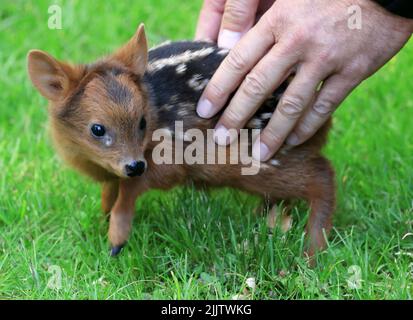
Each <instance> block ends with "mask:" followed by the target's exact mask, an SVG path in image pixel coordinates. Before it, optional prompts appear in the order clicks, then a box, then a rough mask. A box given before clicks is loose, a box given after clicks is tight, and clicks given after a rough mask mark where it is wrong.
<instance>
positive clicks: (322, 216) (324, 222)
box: [306, 157, 335, 264]
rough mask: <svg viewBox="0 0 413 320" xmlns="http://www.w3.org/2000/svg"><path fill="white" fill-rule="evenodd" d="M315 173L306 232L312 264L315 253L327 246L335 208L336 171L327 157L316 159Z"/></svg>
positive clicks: (310, 187)
mask: <svg viewBox="0 0 413 320" xmlns="http://www.w3.org/2000/svg"><path fill="white" fill-rule="evenodd" d="M314 165H315V172H314V173H315V174H314V175H313V176H312V178H311V179H310V183H309V185H308V198H307V200H308V202H309V204H310V208H311V212H310V216H309V219H308V222H307V227H306V234H307V238H308V241H309V243H308V249H307V251H306V254H307V255H308V256H309V258H310V264H314V261H313V259H312V258H313V256H314V254H315V253H316V252H317V251H319V250H322V249H324V248H325V247H326V244H327V243H326V239H325V237H326V236H328V234H329V232H330V230H331V228H332V216H333V213H334V210H335V182H334V171H333V169H332V167H331V166H330V163H329V161H328V160H327V159H325V158H323V157H320V158H317V159H315V160H314Z"/></svg>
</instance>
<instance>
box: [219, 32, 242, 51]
mask: <svg viewBox="0 0 413 320" xmlns="http://www.w3.org/2000/svg"><path fill="white" fill-rule="evenodd" d="M241 36H242V34H241V32H234V31H230V30H222V31H221V33H220V34H219V38H218V47H221V48H225V49H232V48H233V47H234V46H235V45H236V44H237V42H238V41H239V40H240V39H241Z"/></svg>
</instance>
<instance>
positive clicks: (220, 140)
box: [214, 125, 230, 146]
mask: <svg viewBox="0 0 413 320" xmlns="http://www.w3.org/2000/svg"><path fill="white" fill-rule="evenodd" d="M214 140H215V142H216V143H217V144H219V145H220V146H226V145H227V144H229V142H230V134H229V131H228V129H227V128H225V127H224V126H222V125H220V126H218V127H217V128H215V132H214Z"/></svg>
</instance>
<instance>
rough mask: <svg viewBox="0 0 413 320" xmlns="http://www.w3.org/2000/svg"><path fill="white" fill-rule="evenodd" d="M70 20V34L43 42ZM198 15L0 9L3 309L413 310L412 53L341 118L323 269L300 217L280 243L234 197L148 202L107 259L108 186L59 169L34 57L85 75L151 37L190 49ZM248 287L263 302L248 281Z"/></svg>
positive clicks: (188, 193)
mask: <svg viewBox="0 0 413 320" xmlns="http://www.w3.org/2000/svg"><path fill="white" fill-rule="evenodd" d="M52 3H57V4H60V5H61V8H62V18H63V29H62V30H49V29H48V24H47V22H48V18H49V15H48V6H49V5H50V4H52ZM200 5H201V2H200V1H189V0H186V1H179V0H151V1H144V0H130V1H116V2H115V1H110V2H109V1H97V0H94V1H80V0H79V1H55V2H53V1H43V0H42V1H24V0H14V1H1V2H0V67H1V69H0V102H1V107H0V298H5V299H10V298H22V299H231V298H233V297H234V296H236V295H243V296H244V297H245V298H252V299H293V298H294V299H295V298H298V299H411V298H412V297H413V165H412V164H413V122H412V121H413V120H412V119H413V94H412V92H413V89H412V82H411V79H413V43H412V42H410V44H408V45H407V47H406V48H405V49H404V50H403V51H402V52H401V53H400V54H399V55H398V56H397V57H396V58H395V59H393V60H392V61H391V62H390V63H389V64H388V65H387V66H386V67H385V68H384V69H382V70H381V71H380V72H379V73H378V74H376V75H375V76H374V77H372V78H371V79H369V80H368V81H366V82H365V83H363V84H362V85H361V86H360V87H359V88H358V89H357V90H356V91H355V92H354V93H353V94H352V95H351V96H350V97H349V98H348V99H347V100H346V102H345V103H344V104H343V105H342V107H341V108H340V110H339V111H338V112H336V114H335V125H334V129H333V131H332V133H331V136H330V143H329V145H328V147H327V148H326V150H325V153H326V154H327V155H328V157H329V158H330V159H331V160H332V162H333V163H334V165H335V168H336V171H337V184H338V208H337V212H336V215H335V219H334V223H335V229H334V230H333V232H332V235H331V237H330V242H329V248H328V249H327V250H326V251H325V252H323V253H322V254H320V255H319V256H318V266H317V267H316V268H314V269H310V268H308V267H307V265H306V262H305V260H304V259H303V258H302V257H301V252H302V247H303V230H304V226H305V222H306V217H307V210H306V207H305V206H299V207H297V208H296V209H295V210H294V212H293V226H292V228H291V229H290V230H289V231H288V232H287V233H283V232H282V231H281V230H279V229H276V230H275V231H274V232H273V233H272V234H271V233H269V230H268V228H267V226H266V219H265V217H260V216H257V215H255V214H254V213H253V212H254V208H255V206H256V205H257V199H255V198H254V197H251V196H249V195H246V194H242V193H240V192H237V191H234V190H225V191H224V192H223V191H213V192H211V193H206V192H200V191H195V190H194V189H193V188H178V189H175V190H173V191H171V192H168V193H161V192H158V191H153V192H150V193H148V194H147V195H145V196H144V197H143V198H142V199H141V200H140V201H139V203H138V204H137V209H136V211H137V214H136V219H135V222H134V230H133V233H132V236H131V239H130V241H129V243H128V245H127V247H126V248H125V250H124V251H123V252H122V254H121V255H120V256H119V257H118V258H115V259H114V258H110V257H109V254H108V253H109V250H108V242H107V238H106V230H107V227H108V223H107V221H106V219H104V218H103V216H102V213H101V212H100V202H99V201H100V193H99V186H98V185H96V184H94V183H92V182H90V181H89V180H88V179H86V178H84V177H82V176H79V175H78V174H77V173H76V172H73V171H72V170H71V169H69V168H67V167H66V166H64V164H63V163H62V162H61V160H60V159H59V158H58V157H57V156H56V154H55V152H54V150H53V148H52V145H51V142H50V138H49V136H48V132H47V112H46V107H45V105H46V101H45V100H44V99H43V98H42V97H40V95H39V94H38V93H37V92H36V91H35V90H34V89H33V88H32V86H31V84H30V83H29V81H28V77H27V73H26V61H25V56H26V54H27V52H28V50H29V49H33V48H39V49H43V50H46V51H49V52H51V53H52V54H53V55H55V56H57V57H59V58H61V59H70V60H72V61H77V62H80V61H82V62H90V61H93V60H94V59H95V58H97V57H98V56H100V55H102V54H105V53H108V52H110V51H111V50H113V49H114V48H116V47H117V46H119V45H120V44H122V43H123V42H124V41H126V40H127V39H128V38H129V37H130V36H131V35H132V34H133V32H134V31H135V28H136V26H137V24H138V23H139V22H141V21H143V22H145V24H146V30H147V34H148V36H149V39H150V43H151V44H152V45H154V44H157V43H160V42H162V41H164V40H166V39H173V40H178V39H190V38H192V36H193V33H194V28H195V24H196V19H197V13H198V10H199V8H200ZM248 278H254V279H255V282H256V287H255V289H254V290H252V289H251V288H246V279H248Z"/></svg>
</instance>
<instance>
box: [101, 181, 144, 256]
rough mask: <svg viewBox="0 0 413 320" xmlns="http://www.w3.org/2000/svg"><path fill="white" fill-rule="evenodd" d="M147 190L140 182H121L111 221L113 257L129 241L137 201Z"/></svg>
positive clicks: (110, 231)
mask: <svg viewBox="0 0 413 320" xmlns="http://www.w3.org/2000/svg"><path fill="white" fill-rule="evenodd" d="M146 190H147V188H146V187H145V186H143V184H142V182H140V181H139V180H136V179H131V180H122V181H120V183H119V194H118V197H117V199H116V202H115V204H114V206H113V208H112V210H111V213H110V220H109V241H110V245H111V256H116V255H117V254H118V253H119V252H120V251H121V250H122V248H123V246H124V245H125V243H126V241H127V240H128V238H129V234H130V231H131V229H132V221H133V216H134V214H135V202H136V199H137V198H138V196H139V195H141V194H142V193H143V192H145V191H146Z"/></svg>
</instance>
